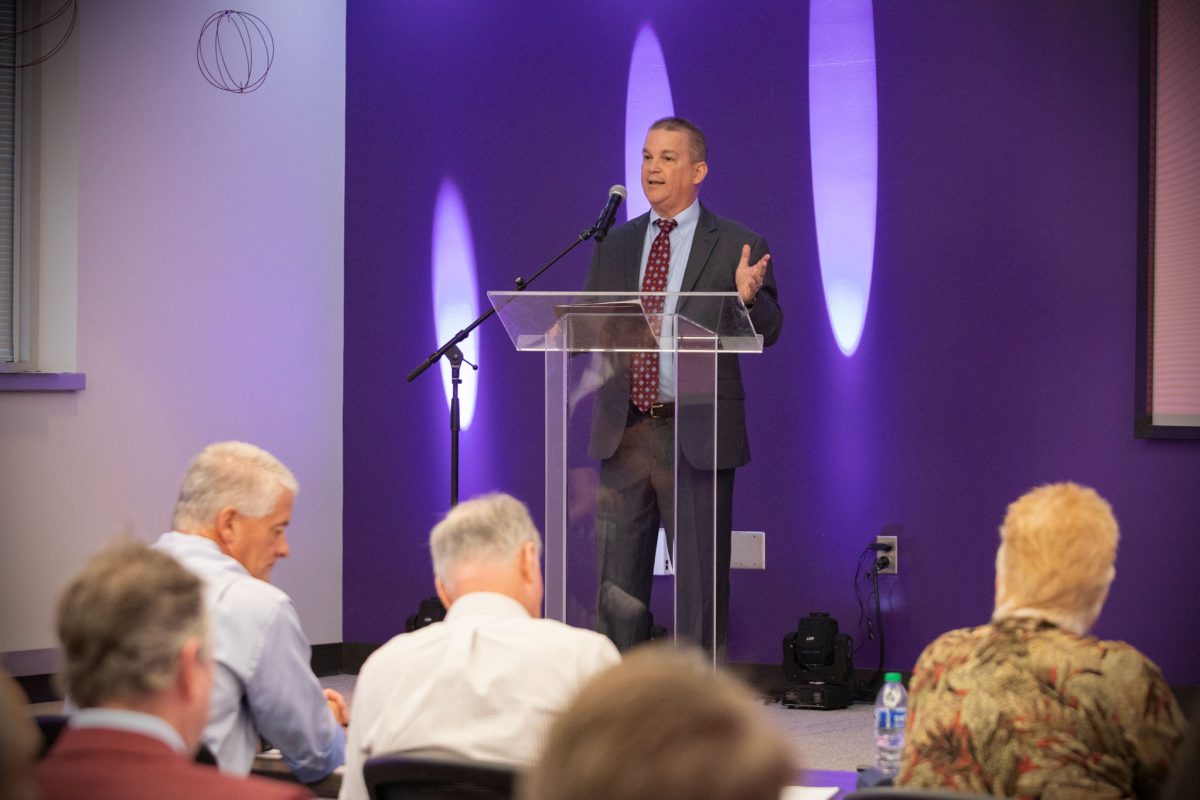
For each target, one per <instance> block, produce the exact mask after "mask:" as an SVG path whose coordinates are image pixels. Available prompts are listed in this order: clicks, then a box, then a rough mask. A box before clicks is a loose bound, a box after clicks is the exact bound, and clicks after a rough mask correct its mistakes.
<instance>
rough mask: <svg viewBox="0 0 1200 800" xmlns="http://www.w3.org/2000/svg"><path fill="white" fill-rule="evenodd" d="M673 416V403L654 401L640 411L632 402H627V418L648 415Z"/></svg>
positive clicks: (651, 416) (639, 417)
mask: <svg viewBox="0 0 1200 800" xmlns="http://www.w3.org/2000/svg"><path fill="white" fill-rule="evenodd" d="M673 416H675V404H674V403H655V404H654V405H652V406H650V407H649V408H648V409H646V410H645V411H642V410H641V409H640V408H638V407H637V406H635V405H634V404H633V403H630V404H629V418H630V419H631V420H633V419H641V418H642V417H649V418H650V419H670V418H671V417H673Z"/></svg>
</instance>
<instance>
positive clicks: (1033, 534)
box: [996, 483, 1120, 628]
mask: <svg viewBox="0 0 1200 800" xmlns="http://www.w3.org/2000/svg"><path fill="white" fill-rule="evenodd" d="M1119 539H1120V533H1119V531H1118V528H1117V520H1116V518H1115V517H1114V516H1113V512H1112V507H1111V506H1109V504H1108V503H1107V501H1105V500H1104V498H1103V497H1101V496H1100V495H1099V494H1097V493H1096V492H1095V490H1093V489H1089V488H1088V487H1086V486H1080V485H1079V484H1076V483H1054V484H1049V485H1046V486H1040V487H1038V488H1036V489H1033V490H1032V491H1030V492H1028V493H1026V494H1025V495H1024V496H1023V497H1021V498H1020V499H1019V500H1017V501H1016V502H1014V503H1012V505H1010V506H1009V507H1008V514H1007V516H1006V517H1005V518H1004V524H1002V525H1001V526H1000V547H999V549H998V550H997V551H996V577H997V580H998V584H999V586H1000V587H1001V588H1002V590H1003V594H1004V597H1005V601H1004V604H1003V608H997V609H996V615H997V616H998V617H999V616H1004V615H1005V614H1006V612H1009V611H1014V610H1019V609H1027V610H1037V611H1043V612H1049V614H1048V616H1050V618H1052V619H1055V620H1059V621H1066V622H1069V623H1070V624H1071V626H1072V627H1073V628H1079V627H1083V628H1086V627H1087V625H1080V624H1079V621H1080V620H1090V619H1091V618H1092V617H1094V615H1095V614H1096V613H1099V610H1100V605H1101V604H1102V603H1103V601H1104V597H1105V595H1106V593H1107V591H1108V586H1109V584H1110V583H1112V580H1113V577H1114V575H1115V574H1116V572H1115V569H1114V566H1113V565H1114V563H1115V562H1116V559H1117V543H1118V541H1119Z"/></svg>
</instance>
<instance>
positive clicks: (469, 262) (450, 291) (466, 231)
mask: <svg viewBox="0 0 1200 800" xmlns="http://www.w3.org/2000/svg"><path fill="white" fill-rule="evenodd" d="M432 268H433V315H434V325H435V326H436V328H437V341H438V343H439V344H441V343H442V342H445V341H446V340H447V339H449V338H450V337H452V336H454V334H456V333H458V332H459V331H460V330H462V329H463V328H465V327H467V326H468V325H470V324H471V323H472V322H473V321H474V320H475V318H476V317H478V316H479V302H478V297H479V292H478V291H477V288H476V287H477V281H476V278H475V246H474V244H473V243H472V241H471V223H470V221H469V220H468V219H467V207H466V204H465V203H463V199H462V195H461V194H459V191H458V187H457V186H455V185H454V181H453V180H452V179H450V178H446V179H445V180H443V181H442V186H441V188H440V189H439V190H438V196H437V206H436V208H435V209H434V212H433V264H432ZM458 347H459V349H460V350H462V353H463V357H464V358H466V359H467V360H468V361H470V362H472V363H478V362H479V356H478V353H479V347H478V346H477V345H476V343H475V337H474V335H472V336H468V337H467V338H466V339H465V340H464V341H463V342H462V343H460V344H459V346H458ZM441 365H442V367H441V368H442V386H443V388H444V389H445V393H446V404H447V406H449V404H450V394H451V386H450V362H449V361H448V360H446V359H444V358H443V359H442V361H441ZM461 377H462V383H461V384H460V385H459V387H458V400H459V421H460V424H461V426H462V428H463V429H464V430H465V429H466V428H469V427H470V426H471V420H472V418H474V416H475V392H476V386H477V383H476V379H475V370H473V369H471V368H470V367H464V368H463V369H462V370H461Z"/></svg>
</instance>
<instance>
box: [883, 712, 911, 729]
mask: <svg viewBox="0 0 1200 800" xmlns="http://www.w3.org/2000/svg"><path fill="white" fill-rule="evenodd" d="M906 716H907V714H906V709H903V708H877V709H875V727H876V728H878V729H880V730H904V722H905V717H906Z"/></svg>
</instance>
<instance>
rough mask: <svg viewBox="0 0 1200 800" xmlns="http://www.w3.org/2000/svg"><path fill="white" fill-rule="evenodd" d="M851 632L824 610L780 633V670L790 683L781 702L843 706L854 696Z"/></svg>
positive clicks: (793, 705) (794, 705)
mask: <svg viewBox="0 0 1200 800" xmlns="http://www.w3.org/2000/svg"><path fill="white" fill-rule="evenodd" d="M852 649H853V648H852V642H851V640H850V636H849V635H848V634H844V633H838V624H837V620H836V619H833V618H832V617H830V616H829V615H828V614H826V613H825V612H823V611H814V612H812V613H811V614H809V615H808V616H807V617H802V618H801V619H800V622H799V624H798V625H797V626H796V632H795V633H789V634H788V635H786V636H784V637H783V674H784V676H785V677H786V678H787V679H788V682H789V685H788V687H787V689H785V690H784V694H783V704H784V705H785V706H788V707H791V708H821V709H834V708H845V707H846V706H848V705H850V703H851V702H853V700H854V690H853V688H852V682H853V675H854V660H853V656H852V654H851V650H852Z"/></svg>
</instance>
